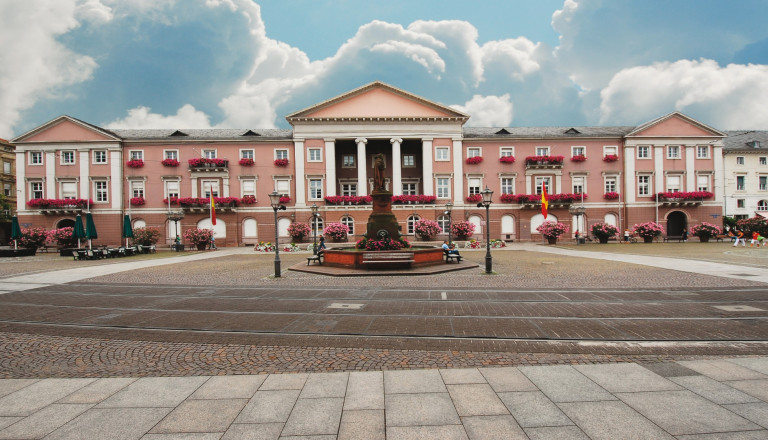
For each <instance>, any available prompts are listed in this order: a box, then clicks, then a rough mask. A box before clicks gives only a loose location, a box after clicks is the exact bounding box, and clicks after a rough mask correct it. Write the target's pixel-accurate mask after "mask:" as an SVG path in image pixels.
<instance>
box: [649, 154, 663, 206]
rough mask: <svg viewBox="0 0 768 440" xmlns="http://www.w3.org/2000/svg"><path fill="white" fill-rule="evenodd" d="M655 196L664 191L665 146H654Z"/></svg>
mask: <svg viewBox="0 0 768 440" xmlns="http://www.w3.org/2000/svg"><path fill="white" fill-rule="evenodd" d="M653 171H654V178H653V192H652V193H651V195H653V194H658V193H660V192H663V191H664V146H663V145H654V146H653Z"/></svg>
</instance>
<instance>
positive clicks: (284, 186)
mask: <svg viewBox="0 0 768 440" xmlns="http://www.w3.org/2000/svg"><path fill="white" fill-rule="evenodd" d="M275 191H277V192H278V193H280V194H285V195H290V194H291V181H290V180H288V179H275Z"/></svg>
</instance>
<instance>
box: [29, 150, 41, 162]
mask: <svg viewBox="0 0 768 440" xmlns="http://www.w3.org/2000/svg"><path fill="white" fill-rule="evenodd" d="M29 164H30V165H42V164H43V152H42V151H30V152H29Z"/></svg>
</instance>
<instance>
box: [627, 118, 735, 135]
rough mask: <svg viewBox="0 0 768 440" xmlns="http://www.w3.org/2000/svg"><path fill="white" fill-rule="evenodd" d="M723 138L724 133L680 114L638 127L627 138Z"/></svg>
mask: <svg viewBox="0 0 768 440" xmlns="http://www.w3.org/2000/svg"><path fill="white" fill-rule="evenodd" d="M712 136H717V137H724V136H725V133H723V132H721V131H719V130H716V129H714V128H712V127H710V126H708V125H706V124H703V123H701V122H699V121H697V120H695V119H693V118H691V117H688V116H686V115H684V114H682V113H680V112H673V113H670V114H668V115H665V116H662V117H660V118H658V119H654V120H653V121H649V122H646V123H645V124H643V125H639V126H638V127H636V128H635V129H634V130H632V131H631V132H630V133H629V134H627V137H712Z"/></svg>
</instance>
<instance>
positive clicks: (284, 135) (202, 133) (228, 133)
mask: <svg viewBox="0 0 768 440" xmlns="http://www.w3.org/2000/svg"><path fill="white" fill-rule="evenodd" d="M109 131H111V132H112V133H114V134H115V136H117V137H119V138H122V139H124V140H127V141H134V140H142V141H157V140H168V141H173V140H177V141H182V140H212V141H233V140H238V141H240V140H254V141H255V140H260V139H263V140H274V139H291V137H292V136H293V131H292V130H280V129H262V128H254V129H247V128H210V129H199V128H190V129H184V128H181V129H175V128H172V129H149V130H139V129H118V128H115V129H111V130H109ZM177 131H178V132H180V133H183V134H184V135H186V136H184V135H182V134H176V135H173V134H174V133H176V132H177ZM248 132H252V133H255V134H257V135H258V136H254V135H245V134H246V133H248Z"/></svg>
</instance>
